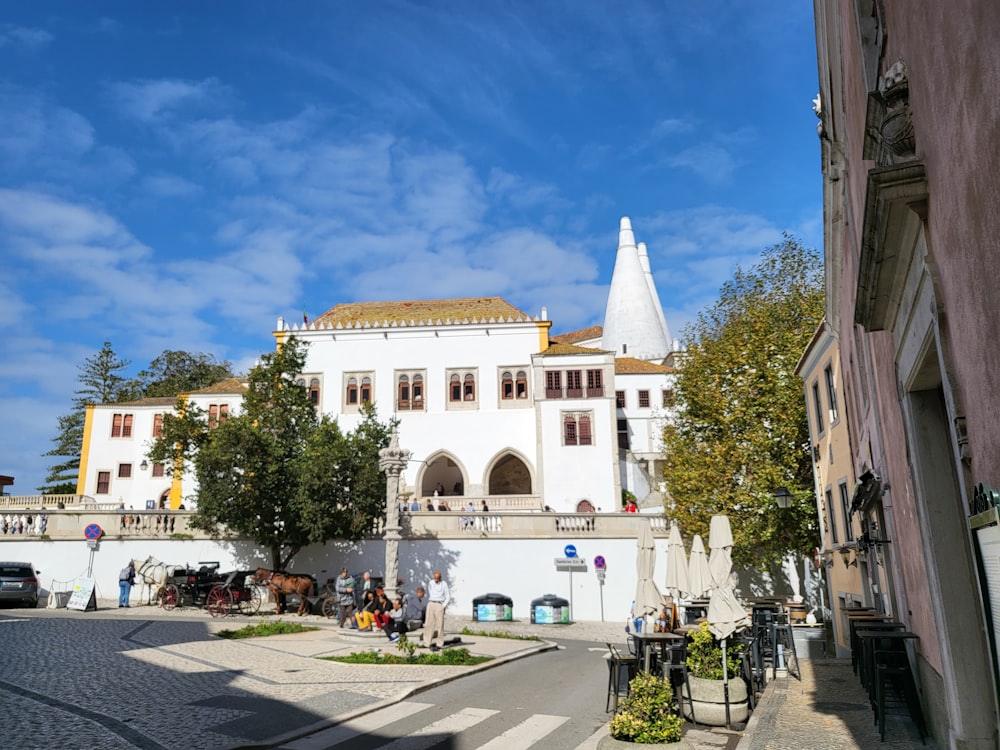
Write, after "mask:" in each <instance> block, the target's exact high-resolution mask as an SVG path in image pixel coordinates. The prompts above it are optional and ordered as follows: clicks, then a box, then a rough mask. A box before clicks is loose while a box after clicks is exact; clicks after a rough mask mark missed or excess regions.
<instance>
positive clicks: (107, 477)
mask: <svg viewBox="0 0 1000 750" xmlns="http://www.w3.org/2000/svg"><path fill="white" fill-rule="evenodd" d="M109 492H111V472H110V471H99V472H97V493H96V494H98V495H107V494H108V493H109Z"/></svg>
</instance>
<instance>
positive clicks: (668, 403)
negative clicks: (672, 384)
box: [661, 388, 674, 409]
mask: <svg viewBox="0 0 1000 750" xmlns="http://www.w3.org/2000/svg"><path fill="white" fill-rule="evenodd" d="M661 394H662V396H663V408H664V409H670V408H671V407H673V405H674V389H673V388H664V389H663V390H662V391H661Z"/></svg>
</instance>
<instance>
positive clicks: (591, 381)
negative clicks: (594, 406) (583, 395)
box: [587, 370, 604, 398]
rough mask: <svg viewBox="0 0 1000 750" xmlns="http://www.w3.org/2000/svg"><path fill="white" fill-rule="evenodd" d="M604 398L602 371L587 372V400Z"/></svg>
mask: <svg viewBox="0 0 1000 750" xmlns="http://www.w3.org/2000/svg"><path fill="white" fill-rule="evenodd" d="M603 396H604V374H603V373H602V372H601V371H600V370H587V398H602V397H603Z"/></svg>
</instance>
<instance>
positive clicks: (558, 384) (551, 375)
mask: <svg viewBox="0 0 1000 750" xmlns="http://www.w3.org/2000/svg"><path fill="white" fill-rule="evenodd" d="M545 398H562V370H549V371H548V372H546V373H545Z"/></svg>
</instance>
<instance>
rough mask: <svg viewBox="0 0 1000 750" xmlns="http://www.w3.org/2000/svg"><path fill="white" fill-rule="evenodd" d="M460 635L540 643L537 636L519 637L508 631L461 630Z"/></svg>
mask: <svg viewBox="0 0 1000 750" xmlns="http://www.w3.org/2000/svg"><path fill="white" fill-rule="evenodd" d="M462 635H479V636H482V637H484V638H509V639H510V640H512V641H540V640H542V639H541V638H539V637H538V636H537V635H519V634H517V633H511V632H510V631H509V630H473V629H472V628H468V627H466V628H462Z"/></svg>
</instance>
